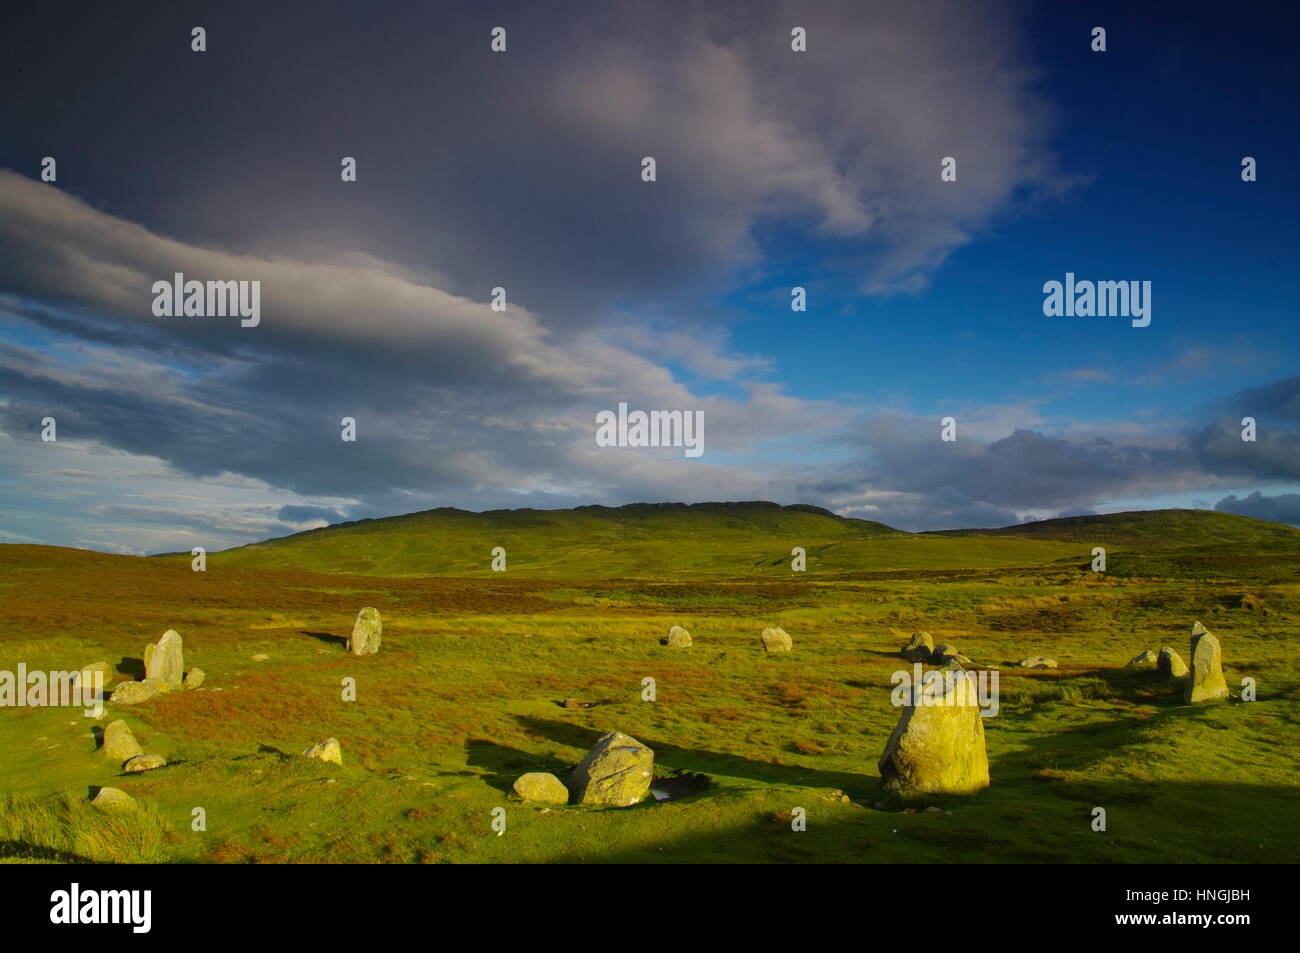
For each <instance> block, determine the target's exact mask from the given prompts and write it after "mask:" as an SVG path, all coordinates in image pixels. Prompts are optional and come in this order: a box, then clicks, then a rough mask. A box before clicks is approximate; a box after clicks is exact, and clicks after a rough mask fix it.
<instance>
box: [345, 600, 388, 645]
mask: <svg viewBox="0 0 1300 953" xmlns="http://www.w3.org/2000/svg"><path fill="white" fill-rule="evenodd" d="M383 631H384V624H383V622H382V621H381V620H380V618H379V610H378V609H376V608H375V607H374V606H366V607H365V608H364V609H362V610H361V611H360V612H358V613H357V621H356V623H355V624H353V626H352V635H351V636H350V637H349V638H348V651H349V652H351V653H352V654H353V655H374V654H375V653H376V652H378V651H379V643H380V637H381V636H382V634H383Z"/></svg>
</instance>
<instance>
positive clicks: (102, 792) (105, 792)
mask: <svg viewBox="0 0 1300 953" xmlns="http://www.w3.org/2000/svg"><path fill="white" fill-rule="evenodd" d="M90 803H91V804H92V805H94V806H95V807H96V808H98V809H99V810H101V811H121V810H127V809H129V808H133V807H135V798H133V797H131V795H129V794H127V793H126V792H125V791H123V790H122V789H121V788H100V789H99V792H98V793H97V794H96V795H95V796H94V797H92V798H91V799H90Z"/></svg>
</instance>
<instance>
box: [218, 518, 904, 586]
mask: <svg viewBox="0 0 1300 953" xmlns="http://www.w3.org/2000/svg"><path fill="white" fill-rule="evenodd" d="M907 535H910V534H905V533H902V532H900V531H898V530H895V529H892V528H891V527H888V526H886V525H884V524H883V523H874V522H871V521H870V520H859V519H849V518H846V517H842V516H836V515H835V514H834V513H832V512H830V511H829V510H823V509H820V508H819V507H815V506H801V505H795V506H780V505H778V504H776V503H764V502H754V503H698V504H684V503H635V504H630V505H628V506H620V507H606V506H580V507H577V508H575V509H571V510H534V509H519V510H489V511H488V512H485V513H471V512H468V511H466V510H458V509H451V508H442V509H435V510H425V511H422V512H419V513H411V514H409V515H407V516H395V517H387V518H384V519H373V520H360V521H357V522H353V523H340V524H337V525H334V526H327V527H323V528H321V529H314V530H308V531H307V532H304V533H296V534H294V535H292V536H286V537H282V538H279V539H272V540H267V541H266V542H263V543H254V544H252V545H249V546H241V547H239V548H237V549H231V550H227V551H225V552H223V553H217V554H213V555H212V556H210V557H209V562H210V564H212V565H215V566H221V565H225V566H250V567H263V568H277V569H304V570H311V571H320V572H351V573H367V574H382V575H437V574H445V573H472V572H479V571H483V572H487V571H490V563H491V559H492V550H493V548H494V547H497V546H501V547H504V548H505V550H506V558H507V567H508V569H509V570H516V569H517V570H524V571H529V572H531V573H534V574H536V573H544V574H567V573H574V574H582V575H594V576H611V575H641V574H643V573H645V572H665V573H689V572H708V573H717V572H721V573H738V572H739V573H743V572H745V571H747V570H748V569H750V568H752V567H753V566H754V565H755V564H757V563H759V562H763V561H766V560H768V559H770V558H772V557H773V556H774V555H776V556H779V555H780V554H781V553H784V554H785V556H786V558H788V557H789V551H790V549H791V548H792V547H794V546H800V545H802V546H805V547H810V546H814V545H823V546H824V545H827V544H830V543H834V542H844V541H850V540H857V539H863V538H886V537H902V536H907Z"/></svg>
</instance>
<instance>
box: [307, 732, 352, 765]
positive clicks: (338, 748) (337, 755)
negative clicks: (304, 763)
mask: <svg viewBox="0 0 1300 953" xmlns="http://www.w3.org/2000/svg"><path fill="white" fill-rule="evenodd" d="M302 756H303V757H304V758H315V759H316V760H317V761H332V762H334V763H335V764H339V765H341V764H342V763H343V746H342V745H340V744H339V740H338V739H337V738H326V739H325V740H324V741H318V742H317V743H316V744H314V745H312V746H311V747H310V748H308V749H307V750H306V751H304V752H303V753H302Z"/></svg>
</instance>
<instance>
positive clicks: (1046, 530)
mask: <svg viewBox="0 0 1300 953" xmlns="http://www.w3.org/2000/svg"><path fill="white" fill-rule="evenodd" d="M926 535H931V536H1018V537H1023V538H1031V539H1058V540H1064V541H1067V542H1080V543H1101V544H1106V543H1109V544H1111V545H1115V546H1136V545H1140V546H1143V547H1152V546H1200V545H1209V544H1216V543H1217V544H1220V545H1223V544H1227V545H1235V546H1248V547H1258V546H1265V547H1267V546H1269V545H1270V544H1271V543H1281V544H1283V545H1286V544H1290V543H1300V529H1297V528H1296V527H1294V526H1288V525H1286V524H1285V523H1270V522H1267V521H1265V520H1257V519H1254V518H1252V517H1249V516H1237V515H1236V514H1233V513H1220V512H1219V511H1217V510H1134V511H1131V512H1127V513H1108V514H1106V515H1104V516H1067V517H1064V518H1062V519H1051V520H1038V521H1037V522H1033V523H1020V524H1017V525H1015V526H1003V527H1001V528H1000V529H945V530H938V531H935V532H932V533H928V534H926Z"/></svg>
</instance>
